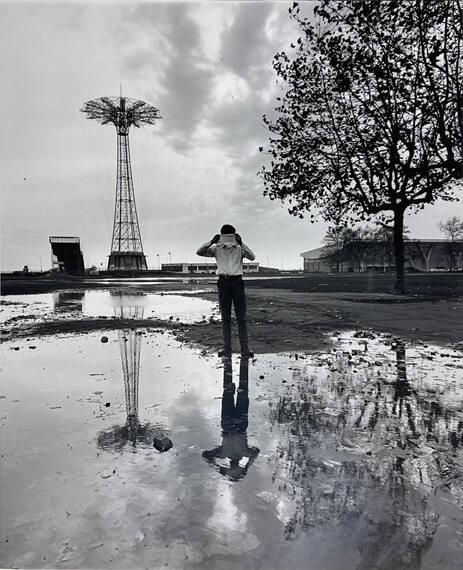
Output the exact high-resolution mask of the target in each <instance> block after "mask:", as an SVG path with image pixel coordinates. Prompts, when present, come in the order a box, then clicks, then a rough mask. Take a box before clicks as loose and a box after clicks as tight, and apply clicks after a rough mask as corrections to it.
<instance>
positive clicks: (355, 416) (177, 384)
mask: <svg viewBox="0 0 463 570" xmlns="http://www.w3.org/2000/svg"><path fill="white" fill-rule="evenodd" d="M106 334H107V335H108V337H109V342H107V343H104V344H103V343H102V342H101V340H100V339H101V334H96V333H90V334H87V335H75V336H60V337H53V338H52V337H46V338H41V339H39V340H34V341H33V343H32V342H25V341H22V342H21V343H19V342H17V343H15V342H7V343H4V344H3V351H2V361H3V362H2V366H3V378H4V381H3V387H2V389H1V390H2V391H1V395H0V398H1V399H0V408H1V423H2V443H3V452H2V474H1V478H0V492H1V493H0V494H1V501H2V509H1V514H0V529H1V536H0V539H1V545H2V547H1V565H2V566H3V567H12V568H15V567H19V568H112V567H114V568H156V569H157V568H164V567H171V568H175V569H180V568H185V569H189V568H198V569H199V568H200V569H213V568H230V569H231V568H233V569H241V568H243V569H245V568H246V569H249V568H262V569H281V568H294V569H306V568H310V569H311V570H318V569H320V570H322V569H323V570H327V569H329V570H332V569H336V568H342V569H344V570H345V569H351V568H352V569H354V568H355V569H365V570H367V569H368V570H370V569H371V568H382V569H394V570H395V569H401V568H407V569H411V568H423V569H431V568H439V569H457V568H461V552H462V548H463V511H462V508H463V478H462V477H463V454H462V447H463V368H462V364H461V353H458V352H456V351H451V350H449V349H442V348H439V347H436V346H431V345H429V346H426V345H420V344H415V345H407V344H404V343H403V342H401V341H398V340H395V339H392V338H387V337H385V336H381V337H377V336H376V337H375V336H374V335H371V334H369V333H366V334H362V333H345V334H342V335H340V336H337V335H335V336H334V337H333V349H332V350H331V351H329V352H323V353H322V352H320V353H316V354H298V355H295V354H289V353H287V354H276V355H262V356H259V357H258V359H257V360H255V361H252V362H248V361H242V362H240V360H239V359H238V358H234V359H233V361H232V363H227V362H221V361H220V360H219V359H217V358H215V357H207V356H206V357H205V356H202V353H201V352H200V351H198V350H194V349H191V348H187V347H186V346H184V345H181V344H180V343H179V342H177V341H176V340H174V339H173V337H171V335H169V334H168V333H165V334H161V333H159V332H157V333H155V332H143V331H134V330H131V331H110V332H109V333H106ZM153 438H154V439H155V440H156V441H157V442H159V441H161V442H162V441H167V442H170V443H171V444H172V447H171V448H170V449H169V450H168V451H166V452H161V451H158V450H157V449H156V448H155V447H154V446H153ZM166 447H168V446H166Z"/></svg>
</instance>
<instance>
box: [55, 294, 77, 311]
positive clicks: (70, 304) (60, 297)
mask: <svg viewBox="0 0 463 570" xmlns="http://www.w3.org/2000/svg"><path fill="white" fill-rule="evenodd" d="M84 296H85V292H84V291H54V293H53V311H54V312H55V313H71V312H77V313H81V312H82V306H83V301H84Z"/></svg>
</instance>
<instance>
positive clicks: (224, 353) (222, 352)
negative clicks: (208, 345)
mask: <svg viewBox="0 0 463 570" xmlns="http://www.w3.org/2000/svg"><path fill="white" fill-rule="evenodd" d="M217 354H218V355H219V356H220V357H222V358H231V350H226V349H225V348H221V349H220V350H219V352H218V353H217Z"/></svg>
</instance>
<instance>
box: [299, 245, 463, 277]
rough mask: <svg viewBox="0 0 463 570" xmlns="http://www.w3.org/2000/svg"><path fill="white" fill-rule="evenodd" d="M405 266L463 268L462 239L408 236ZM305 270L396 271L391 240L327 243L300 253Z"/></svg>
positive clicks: (429, 269) (413, 267) (446, 269)
mask: <svg viewBox="0 0 463 570" xmlns="http://www.w3.org/2000/svg"><path fill="white" fill-rule="evenodd" d="M404 249H405V251H404V258H405V268H406V269H408V270H412V271H413V270H414V271H449V270H455V269H462V268H463V240H455V241H453V242H452V241H450V240H445V239H428V240H421V239H406V240H405V241H404ZM301 257H302V258H303V259H304V272H306V273H334V272H336V271H339V272H341V273H352V272H363V271H375V272H385V271H393V270H394V268H395V265H394V255H393V249H392V242H390V241H379V240H353V241H351V242H349V243H346V244H344V246H343V247H342V248H341V249H340V250H339V251H338V252H336V251H333V249H332V248H329V247H327V246H324V247H319V248H317V249H311V250H309V251H305V252H303V253H301Z"/></svg>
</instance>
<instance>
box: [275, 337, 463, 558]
mask: <svg viewBox="0 0 463 570" xmlns="http://www.w3.org/2000/svg"><path fill="white" fill-rule="evenodd" d="M392 348H393V349H394V350H395V354H396V362H395V365H394V366H395V374H394V376H395V378H394V379H391V378H390V372H389V374H388V369H387V367H384V366H383V367H382V368H380V369H378V368H377V367H375V366H374V365H373V364H372V363H370V366H368V369H367V376H362V375H361V374H360V373H358V371H357V370H354V369H355V367H356V365H357V364H358V361H357V362H354V361H352V360H351V359H350V358H351V357H346V355H345V354H344V355H343V354H340V353H338V354H337V355H332V360H331V361H329V362H327V364H328V366H329V369H330V371H329V372H328V373H327V374H326V373H325V372H324V371H323V369H318V371H317V372H315V369H313V371H314V373H313V374H309V375H308V376H307V377H305V376H304V375H302V374H301V371H300V370H299V371H298V372H297V373H298V374H299V375H300V376H301V378H299V379H298V382H297V383H296V384H297V386H298V388H297V390H296V393H294V392H292V393H291V392H289V393H287V394H286V395H284V396H282V397H281V398H280V401H279V402H278V404H277V406H276V408H275V409H273V410H272V414H271V417H272V421H273V422H276V423H278V424H281V425H284V426H286V427H287V430H285V431H286V434H287V438H285V439H284V440H282V441H281V444H280V446H279V457H280V460H279V462H278V465H277V468H276V471H275V481H276V483H277V484H278V486H279V489H280V491H282V492H283V496H284V497H286V500H289V502H290V504H291V505H292V507H291V508H290V512H291V513H292V514H291V516H290V517H288V521H287V524H286V536H287V538H291V537H292V536H294V534H295V533H296V532H297V529H298V528H307V527H311V526H315V527H316V526H320V525H350V523H351V521H353V520H355V521H357V522H356V523H355V524H356V525H357V526H359V525H360V527H359V528H364V530H363V532H361V533H360V538H359V539H358V541H357V543H358V549H359V551H360V552H361V558H362V561H361V563H360V564H359V566H358V568H361V569H367V568H384V569H386V568H419V567H420V559H421V556H422V554H423V553H424V551H425V549H426V548H427V546H429V545H430V544H431V541H432V537H433V535H434V533H435V531H436V529H437V520H438V516H437V514H436V513H435V512H434V511H433V510H432V509H431V507H430V505H429V501H428V500H427V498H426V495H427V494H430V493H433V492H437V491H439V492H442V491H443V490H444V486H445V492H447V493H448V495H447V496H449V497H450V498H451V500H452V501H453V502H454V503H456V504H458V505H459V506H463V494H462V492H461V480H462V465H461V463H460V464H459V463H458V457H457V453H458V454H461V450H462V447H463V445H462V434H463V422H461V420H459V419H458V414H457V410H452V407H451V406H450V405H449V404H448V403H446V402H445V398H444V397H443V395H442V394H441V393H439V392H435V393H432V394H430V393H429V387H426V385H425V383H421V382H420V381H419V378H418V381H413V383H411V382H409V381H408V379H407V367H406V357H405V345H404V344H403V343H402V342H400V341H396V342H395V344H393V346H392ZM361 358H363V359H364V356H361V357H359V359H361ZM364 361H365V360H364ZM320 370H321V371H320ZM388 376H389V377H388Z"/></svg>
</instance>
